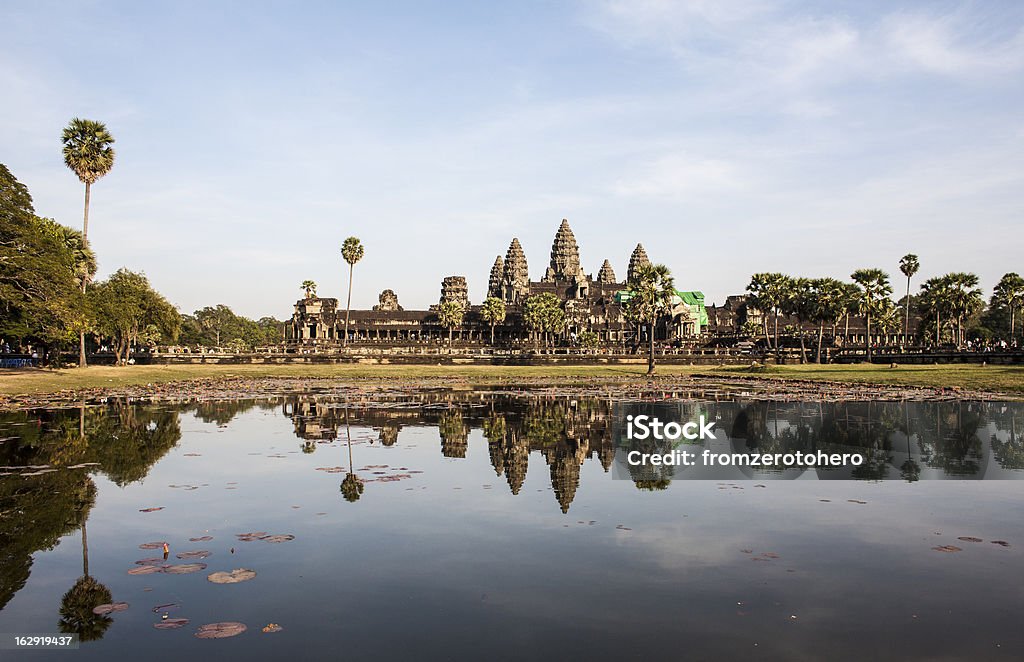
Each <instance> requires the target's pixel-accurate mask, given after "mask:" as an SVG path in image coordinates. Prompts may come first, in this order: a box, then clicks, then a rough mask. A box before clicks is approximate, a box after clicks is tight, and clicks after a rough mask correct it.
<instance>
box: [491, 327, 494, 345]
mask: <svg viewBox="0 0 1024 662" xmlns="http://www.w3.org/2000/svg"><path fill="white" fill-rule="evenodd" d="M491 346H492V347H493V346H494V324H491Z"/></svg>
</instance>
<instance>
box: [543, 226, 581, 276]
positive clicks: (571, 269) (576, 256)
mask: <svg viewBox="0 0 1024 662" xmlns="http://www.w3.org/2000/svg"><path fill="white" fill-rule="evenodd" d="M582 273H583V270H582V269H581V268H580V249H579V246H578V245H577V243H576V237H575V236H573V234H572V228H570V227H569V221H568V220H567V219H564V218H563V219H562V224H561V225H560V226H558V232H556V233H555V241H554V242H553V243H552V244H551V264H550V265H549V266H548V268H547V271H546V272H544V279H543V282H545V283H553V282H555V281H556V280H569V281H571V280H576V279H578V278H579V276H580V274H582Z"/></svg>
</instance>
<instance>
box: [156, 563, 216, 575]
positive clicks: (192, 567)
mask: <svg viewBox="0 0 1024 662" xmlns="http://www.w3.org/2000/svg"><path fill="white" fill-rule="evenodd" d="M163 570H164V572H166V573H167V574H168V575H187V574H189V573H190V572H199V571H200V570H206V564H205V563H179V564H176V565H175V564H172V565H165V566H164V568H163Z"/></svg>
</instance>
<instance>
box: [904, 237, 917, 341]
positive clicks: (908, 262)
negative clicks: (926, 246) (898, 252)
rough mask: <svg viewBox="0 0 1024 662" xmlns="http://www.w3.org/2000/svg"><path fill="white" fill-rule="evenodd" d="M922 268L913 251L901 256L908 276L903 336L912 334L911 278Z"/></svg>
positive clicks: (905, 274)
mask: <svg viewBox="0 0 1024 662" xmlns="http://www.w3.org/2000/svg"><path fill="white" fill-rule="evenodd" d="M920 268H921V263H920V262H918V260H917V256H916V255H914V254H913V253H907V254H906V255H904V256H903V257H902V258H900V271H902V272H903V275H904V276H906V277H907V316H906V321H905V322H904V324H903V337H904V338H906V337H909V336H910V279H911V278H913V277H914V275H915V274H916V273H917V272H918V270H919V269H920Z"/></svg>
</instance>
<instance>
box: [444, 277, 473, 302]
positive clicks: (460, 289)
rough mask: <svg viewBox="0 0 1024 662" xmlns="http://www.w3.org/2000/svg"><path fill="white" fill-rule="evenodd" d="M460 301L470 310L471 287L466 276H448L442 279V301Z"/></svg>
mask: <svg viewBox="0 0 1024 662" xmlns="http://www.w3.org/2000/svg"><path fill="white" fill-rule="evenodd" d="M447 301H458V302H459V303H461V304H462V309H463V310H469V287H468V286H467V285H466V277H465V276H446V277H445V279H444V280H442V281H441V303H445V302H447Z"/></svg>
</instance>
